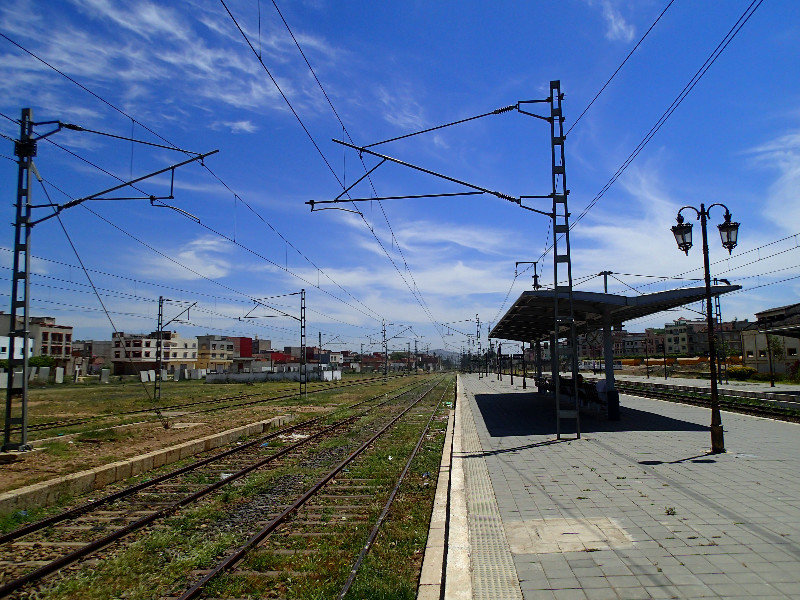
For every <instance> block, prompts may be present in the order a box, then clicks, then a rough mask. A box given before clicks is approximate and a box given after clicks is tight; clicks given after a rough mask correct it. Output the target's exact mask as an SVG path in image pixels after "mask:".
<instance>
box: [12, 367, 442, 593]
mask: <svg viewBox="0 0 800 600" xmlns="http://www.w3.org/2000/svg"><path fill="white" fill-rule="evenodd" d="M421 385H422V383H420V384H419V386H418V387H420V386H421ZM412 389H413V388H412ZM409 391H412V390H406V391H404V392H402V393H400V394H398V395H397V396H395V397H393V398H389V399H388V400H386V401H385V402H383V403H381V404H379V405H377V406H381V405H383V404H386V403H388V402H391V401H392V400H395V399H396V398H398V397H400V396H402V395H404V394H407V393H408V392H409ZM427 393H428V392H426V394H427ZM384 395H385V394H384ZM424 395H425V394H423V396H422V397H424ZM379 397H380V396H379ZM422 397H420V399H419V400H421V399H422ZM419 400H417V402H419ZM362 403H363V402H362ZM415 404H416V402H415V403H414V404H412V405H411V406H410V407H409V408H407V409H406V410H405V411H404V412H403V413H401V415H402V414H405V412H407V411H408V410H410V408H411V407H413V406H414V405H415ZM377 406H376V407H373V408H377ZM348 408H349V407H348ZM369 410H372V409H368V410H367V411H364V412H363V413H362V414H360V415H354V416H351V417H347V418H346V419H342V420H341V421H339V422H337V423H334V424H333V425H330V426H328V427H326V428H324V429H322V430H320V431H318V432H317V433H314V434H312V435H310V436H309V437H307V438H304V439H302V440H300V441H298V442H296V443H294V444H290V445H289V446H286V447H285V448H282V449H281V450H279V451H278V452H276V453H275V454H272V455H270V456H268V457H266V458H264V459H262V460H260V461H257V462H255V463H253V464H251V465H248V466H247V467H245V468H243V469H241V470H239V471H237V472H236V473H233V474H231V475H230V476H229V477H226V478H225V479H221V480H219V481H216V482H214V483H212V484H210V485H208V486H206V487H204V488H202V489H200V490H197V491H196V492H194V493H192V494H189V495H188V496H185V497H183V498H181V499H180V500H177V501H176V502H174V503H172V504H170V505H169V506H167V507H165V508H162V509H160V510H158V511H156V512H154V513H152V514H149V515H146V516H144V517H142V518H141V519H138V520H136V521H134V522H133V523H129V524H128V525H126V526H124V527H122V528H120V529H118V530H116V531H113V532H111V533H109V534H107V535H105V536H103V537H101V538H98V539H97V540H94V541H92V542H89V543H88V544H86V545H85V546H82V547H80V548H78V549H76V550H74V551H72V552H70V553H69V554H65V555H64V556H61V557H59V558H57V559H55V560H53V561H51V562H50V563H48V564H46V565H43V566H41V567H39V568H38V569H35V570H34V571H31V572H29V573H26V574H25V575H23V576H21V577H18V578H17V579H14V580H13V581H10V582H8V583H6V584H4V585H2V586H0V597H4V596H7V595H9V594H11V593H13V592H15V591H18V590H19V589H21V588H22V587H24V586H26V585H28V584H31V583H33V582H35V581H38V580H40V579H42V578H43V577H46V576H47V575H50V574H51V573H54V572H56V571H58V570H60V569H62V568H64V567H66V566H68V565H70V564H72V563H74V562H76V561H78V560H80V559H81V558H84V557H86V556H89V555H91V554H93V553H94V552H96V551H97V550H100V549H102V548H104V547H105V546H108V545H109V544H111V543H113V542H115V541H117V540H120V539H122V538H123V537H126V536H127V535H129V534H131V533H133V532H134V531H137V530H139V529H141V528H143V527H145V526H147V525H149V524H151V523H153V522H154V521H156V520H158V519H162V518H164V517H167V516H169V515H171V514H172V513H174V512H175V511H177V510H178V509H179V508H182V507H184V506H186V505H188V504H191V503H192V502H195V501H197V500H199V499H200V498H202V497H204V496H206V495H208V494H210V493H212V492H214V491H216V490H218V489H219V488H221V487H222V486H224V485H227V484H229V483H232V482H234V481H236V480H238V479H240V478H242V477H244V476H245V475H248V474H249V473H251V472H253V471H255V470H256V469H259V468H261V467H263V466H265V465H267V464H269V463H270V462H273V461H275V460H277V459H278V458H281V457H283V456H285V455H286V454H288V453H289V452H292V451H293V450H295V449H297V448H299V447H300V446H303V445H305V444H308V443H309V442H311V441H313V440H315V439H317V438H319V437H321V436H323V435H326V434H328V433H330V432H331V431H333V430H335V429H338V428H340V427H342V426H344V425H347V424H349V423H352V422H353V421H355V420H357V419H358V418H360V417H361V416H363V414H366V413H367V412H369ZM257 441H260V440H257ZM240 448H241V447H238V448H236V449H237V450H238V449H240ZM137 491H138V490H137Z"/></svg>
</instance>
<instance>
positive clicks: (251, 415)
mask: <svg viewBox="0 0 800 600" xmlns="http://www.w3.org/2000/svg"><path fill="white" fill-rule="evenodd" d="M411 379H414V378H413V377H411V378H406V377H397V378H393V379H390V380H389V382H388V383H387V384H384V383H383V381H382V380H380V379H379V380H378V381H375V382H364V381H361V382H359V380H358V379H354V380H345V381H343V382H341V384H343V385H350V386H351V387H342V388H338V389H328V390H327V391H317V392H315V391H313V390H315V389H319V388H318V386H312V385H310V386H309V394H308V396H307V397H306V398H300V397H299V396H296V395H292V394H294V393H295V392H296V391H297V388H296V387H290V388H287V387H286V383H285V382H283V383H281V382H278V383H276V382H267V383H259V384H255V385H252V386H241V387H243V388H246V389H245V391H246V392H247V393H248V394H254V396H251V397H249V398H246V399H243V400H240V401H238V405H237V401H235V400H232V401H228V402H226V403H222V404H219V403H212V404H211V405H200V406H187V407H186V408H185V410H180V411H178V410H176V411H174V412H165V415H166V416H167V417H168V420H169V422H170V423H171V424H175V423H177V422H180V421H183V422H188V423H189V424H190V426H188V427H185V428H176V427H171V428H169V429H164V428H163V427H162V426H161V424H160V423H159V422H158V421H157V420H156V421H154V420H152V419H154V418H155V417H154V416H153V414H152V413H149V414H146V415H144V417H146V418H147V419H150V420H149V421H147V420H145V421H142V419H143V415H141V414H140V415H137V416H135V420H138V421H142V422H139V423H137V424H134V425H127V426H124V427H119V428H115V429H109V428H108V425H110V424H119V423H120V421H119V420H117V417H114V418H113V419H112V420H111V421H105V420H103V421H92V422H89V423H86V424H83V425H80V426H73V427H71V428H68V429H63V430H59V432H60V433H61V432H73V433H75V435H71V436H67V437H53V438H52V439H49V440H48V441H46V442H43V443H42V444H41V445H40V448H39V449H38V450H37V451H35V452H29V453H25V454H23V455H21V456H20V457H19V458H20V459H19V460H18V461H17V462H14V463H11V464H7V465H2V467H1V468H0V492H5V491H9V490H12V489H15V488H19V487H22V486H25V485H30V484H33V483H38V482H40V481H43V480H47V479H52V478H54V477H57V476H60V475H67V474H69V473H74V472H77V471H81V470H83V469H87V468H90V467H94V466H99V465H102V464H106V463H109V462H114V461H117V460H122V459H125V458H130V457H133V456H137V455H140V454H145V453H147V452H151V451H153V450H157V449H159V448H165V447H169V446H172V445H175V444H180V443H182V442H186V441H189V440H192V439H196V438H200V437H203V436H206V435H212V434H215V433H218V432H220V431H223V430H226V429H230V428H232V427H236V426H241V425H245V424H248V423H254V422H256V421H261V420H265V419H269V418H271V417H274V416H276V415H291V414H294V415H297V416H301V415H303V414H310V413H314V412H324V411H327V410H329V409H331V408H335V407H337V406H339V405H340V404H343V403H347V402H350V401H351V400H352V399H354V398H361V397H364V396H362V394H366V395H367V396H369V395H372V394H377V393H380V392H382V391H385V390H387V389H395V388H397V387H400V386H402V385H405V384H406V383H408V382H409V381H410V380H411ZM173 383H174V385H175V386H176V387H175V388H172V393H177V392H178V391H181V390H182V392H183V394H184V395H183V396H180V397H179V400H180V403H182V404H184V405H186V404H187V403H189V402H198V401H202V400H203V397H205V396H210V397H212V398H220V397H223V396H225V395H226V394H227V393H228V392H232V391H235V390H234V389H233V388H230V389H228V388H227V386H224V385H222V386H217V385H213V384H209V385H205V384H203V383H202V382H192V381H189V382H173ZM339 383H340V382H336V385H339ZM184 384H185V385H184ZM325 385H329V384H325ZM79 387H80V386H73V387H72V388H71V390H69V391H70V393H71V394H74V393H76V392H79V391H80V389H78V388H79ZM94 387H100V386H94ZM120 387H124V388H126V391H125V393H126V394H135V393H137V388H135V387H133V386H132V385H129V384H125V385H123V386H117V387H116V388H115V387H114V386H113V385H112V387H110V388H109V391H110V392H114V393H122V392H121V391H120V389H119V388H120ZM166 387H167V386H166V385H165V389H166ZM226 390H227V391H226ZM45 391H49V390H45ZM138 393H141V389H140V388H139V389H138ZM287 394H288V396H287ZM201 395H202V396H203V397H201ZM276 396H287V397H281V398H275V397H276ZM92 401H93V402H95V403H96V404H97V406H93V407H92V410H93V411H94V413H95V414H101V413H103V412H112V411H113V410H115V409H121V408H122V406H121V405H120V404H118V403H115V401H114V400H113V399H112V400H102V399H100V398H95V399H94V400H92ZM129 401H132V400H131V399H130V398H128V399H126V400H124V401H122V400H120V402H123V403H124V402H129ZM85 402H88V401H87V400H85V399H84V400H80V401H79V400H77V399H76V398H74V397H73V396H70V395H67V396H65V397H64V398H62V399H60V400H59V399H55V398H54V399H51V400H50V401H49V402H48V403H47V404H39V405H37V406H33V407H32V408H31V414H32V415H33V414H36V415H38V416H39V418H43V419H44V420H52V418H55V417H57V416H59V415H69V416H70V418H72V417H84V416H85V415H84V414H82V413H81V411H82V410H83V409H82V408H81V406H80V405H82V404H83V403H85ZM168 402H169V403H176V404H177V403H178V401H177V400H176V398H172V399H171V400H169V401H168ZM74 403H77V404H74ZM90 403H91V402H90ZM166 403H167V401H165V404H166ZM106 404H108V406H106ZM209 407H211V408H213V409H214V410H213V411H212V412H193V411H197V410H199V411H207V410H208V408H209ZM48 415H49V416H48ZM60 433H59V435H60ZM32 435H35V436H38V437H40V438H41V437H43V436H54V435H56V433H55V432H51V431H37V432H32ZM22 516H24V515H22Z"/></svg>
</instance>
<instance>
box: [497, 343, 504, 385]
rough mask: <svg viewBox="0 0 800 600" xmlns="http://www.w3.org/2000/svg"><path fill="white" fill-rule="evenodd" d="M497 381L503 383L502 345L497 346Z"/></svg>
mask: <svg viewBox="0 0 800 600" xmlns="http://www.w3.org/2000/svg"><path fill="white" fill-rule="evenodd" d="M497 379H498V380H500V381H503V344H502V343H500V344H497Z"/></svg>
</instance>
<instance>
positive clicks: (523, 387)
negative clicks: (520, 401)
mask: <svg viewBox="0 0 800 600" xmlns="http://www.w3.org/2000/svg"><path fill="white" fill-rule="evenodd" d="M527 387H528V386H527V384H526V383H525V342H522V389H523V390H524V389H527Z"/></svg>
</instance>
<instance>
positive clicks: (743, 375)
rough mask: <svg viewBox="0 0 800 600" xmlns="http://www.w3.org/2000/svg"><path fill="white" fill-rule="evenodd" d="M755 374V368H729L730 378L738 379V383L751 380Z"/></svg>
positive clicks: (733, 366)
mask: <svg viewBox="0 0 800 600" xmlns="http://www.w3.org/2000/svg"><path fill="white" fill-rule="evenodd" d="M755 374H756V370H755V369H754V368H753V367H739V366H735V365H732V366H730V367H728V377H729V378H730V379H736V380H737V381H744V380H745V379H750V378H751V377H753V376H754V375H755Z"/></svg>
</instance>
